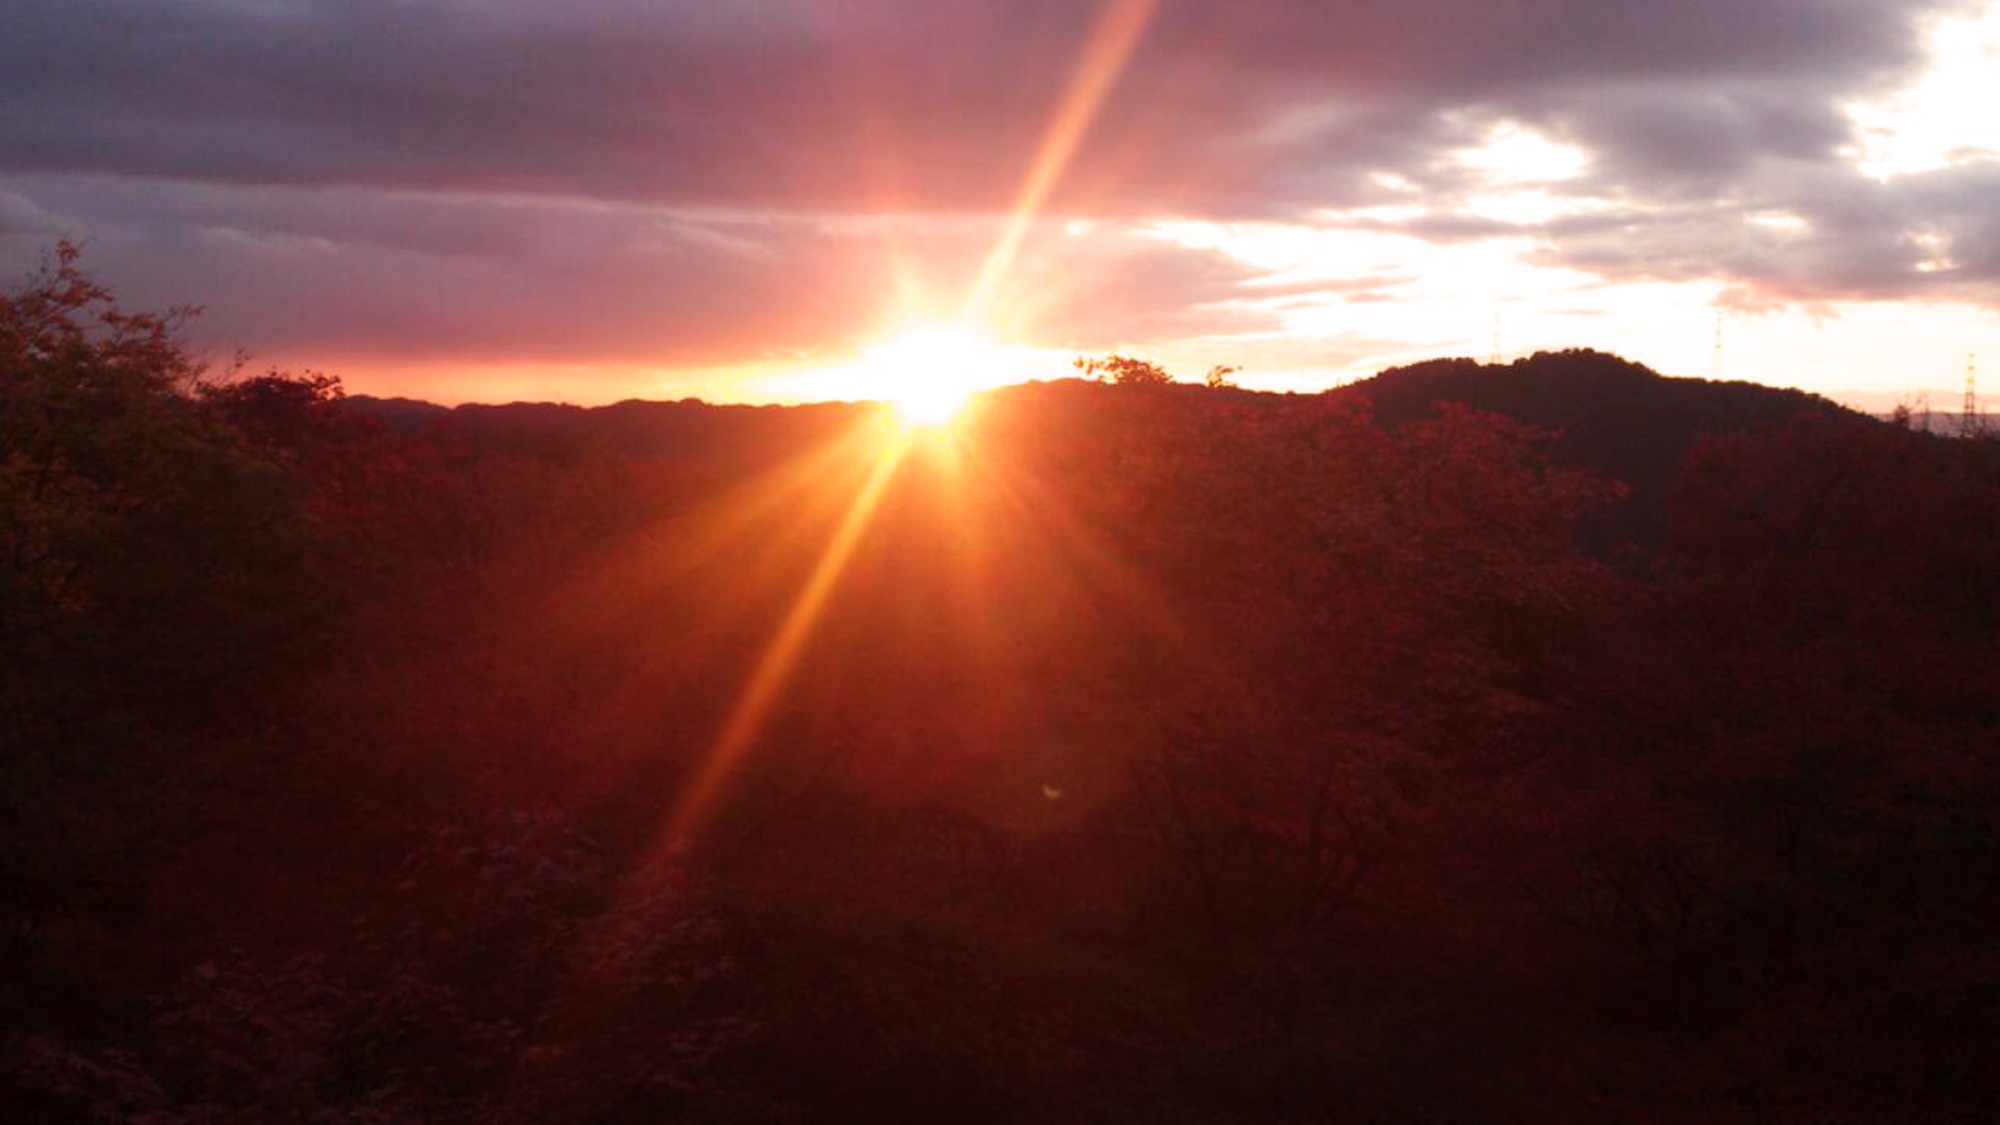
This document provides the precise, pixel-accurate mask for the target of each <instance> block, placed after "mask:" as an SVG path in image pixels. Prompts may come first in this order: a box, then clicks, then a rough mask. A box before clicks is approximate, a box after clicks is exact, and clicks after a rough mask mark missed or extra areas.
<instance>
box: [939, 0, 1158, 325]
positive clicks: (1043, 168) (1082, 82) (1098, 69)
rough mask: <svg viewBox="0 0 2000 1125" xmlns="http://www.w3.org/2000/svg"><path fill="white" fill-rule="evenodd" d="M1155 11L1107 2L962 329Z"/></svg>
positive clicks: (989, 293)
mask: <svg viewBox="0 0 2000 1125" xmlns="http://www.w3.org/2000/svg"><path fill="white" fill-rule="evenodd" d="M1158 7H1159V0H1110V2H1109V3H1108V4H1106V5H1105V8H1104V11H1103V13H1102V14H1101V15H1099V16H1098V19H1097V26H1096V27H1095V28H1094V29H1093V30H1092V31H1091V35H1090V42H1089V43H1088V44H1087V45H1086V46H1085V47H1084V53H1083V61H1082V62H1081V63H1080V64H1078V66H1077V70H1076V73H1075V74H1074V75H1072V76H1071V77H1070V83H1069V89H1068V90H1067V91H1065V92H1064V94H1063V100H1062V104H1061V105H1060V106H1058V107H1057V109H1056V116H1055V120H1054V121H1051V122H1050V123H1049V131H1048V133H1047V134H1046V135H1044V136H1043V138H1042V144H1041V147H1040V148H1039V149H1037V150H1036V152H1035V161H1034V163H1033V164H1032V165H1031V166H1030V167H1029V168H1028V176H1027V179H1026V180H1024V181H1023V182H1022V184H1021V194H1020V196H1019V197H1018V198H1016V199H1015V201H1014V210H1013V213H1012V214H1010V215H1009V216H1008V218H1007V227H1006V229H1005V231H1003V232H1002V233H1001V235H1000V240H999V241H998V242H997V243H995V244H994V246H993V251H992V253H990V254H988V255H987V256H986V261H985V263H984V264H983V265H981V266H980V268H979V276H978V279H977V280H976V281H974V283H973V286H972V292H971V293H970V294H968V295H967V296H966V300H965V307H964V309H963V311H961V313H960V314H959V323H960V324H977V323H979V322H980V318H981V316H982V315H983V314H984V313H985V312H986V309H987V306H988V305H990V304H991V303H992V301H993V298H994V297H995V296H996V295H997V294H998V293H999V292H1000V287H1001V284H1002V283H1003V282H1005V281H1006V280H1007V273H1008V271H1009V270H1011V269H1012V268H1013V266H1014V257H1015V255H1017V254H1018V253H1020V250H1021V243H1022V241H1023V240H1025V239H1026V238H1027V236H1028V229H1029V228H1030V227H1031V226H1033V225H1034V222H1035V219H1036V218H1038V217H1039V216H1040V215H1041V212H1042V205H1043V204H1045V203H1047V202H1048V198H1049V193H1050V192H1052V191H1054V190H1055V186H1056V183H1057V182H1058V181H1060V180H1061V179H1062V174H1063V172H1064V171H1065V170H1066V169H1068V167H1069V162H1070V159H1071V158H1072V157H1074V156H1075V155H1076V149H1077V146H1078V145H1080V144H1082V143H1083V137H1084V134H1085V133H1087V132H1088V131H1089V130H1090V124H1091V122H1092V121H1094V120H1096V118H1097V111H1098V110H1099V109H1100V108H1102V107H1103V105H1104V99H1105V97H1106V96H1107V95H1108V94H1110V92H1111V88H1112V87H1113V86H1114V85H1116V84H1117V82H1118V77H1119V76H1120V75H1121V74H1123V73H1124V72H1125V65H1126V63H1128V62H1130V61H1131V59H1132V52H1133V51H1135V50H1137V49H1138V47H1139V40H1140V38H1141V37H1143V36H1144V35H1145V32H1146V27H1147V25H1148V24H1150V23H1152V21H1153V13H1154V11H1155V10H1157V9H1158Z"/></svg>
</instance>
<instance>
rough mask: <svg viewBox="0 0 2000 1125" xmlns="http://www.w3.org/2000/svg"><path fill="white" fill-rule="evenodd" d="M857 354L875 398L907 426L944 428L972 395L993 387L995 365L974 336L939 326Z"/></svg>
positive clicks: (993, 352) (992, 352)
mask: <svg viewBox="0 0 2000 1125" xmlns="http://www.w3.org/2000/svg"><path fill="white" fill-rule="evenodd" d="M862 355H863V364H864V366H865V368H866V369H867V371H868V377H869V382H870V383H871V384H873V385H874V387H875V388H876V390H875V392H874V393H875V394H876V395H877V396H879V397H881V398H884V399H887V400H888V401H889V402H890V403H891V404H893V405H894V406H895V408H896V413H897V415H898V416H900V417H901V418H902V419H903V421H904V423H905V424H907V425H912V426H943V425H946V424H948V423H949V422H950V421H951V420H952V419H953V418H955V417H957V415H958V412H959V410H960V409H961V408H963V407H964V406H965V400H966V399H967V398H968V397H970V396H971V394H972V392H973V391H975V390H978V389H980V388H982V387H986V386H991V385H992V383H993V382H994V376H995V374H996V373H995V371H994V368H995V366H996V364H997V362H998V352H997V351H996V350H995V349H994V347H993V346H992V345H991V344H988V343H987V342H985V341H984V340H981V339H980V338H979V337H977V336H976V335H973V334H972V333H970V332H967V331H964V330H962V329H953V328H938V327H925V328H917V329H912V330H911V331H909V332H906V333H904V334H903V335H901V336H898V337H896V338H895V339H893V340H889V341H886V342H884V343H880V344H877V345H875V346H874V347H871V348H868V349H866V350H865V351H864V352H863V353H862Z"/></svg>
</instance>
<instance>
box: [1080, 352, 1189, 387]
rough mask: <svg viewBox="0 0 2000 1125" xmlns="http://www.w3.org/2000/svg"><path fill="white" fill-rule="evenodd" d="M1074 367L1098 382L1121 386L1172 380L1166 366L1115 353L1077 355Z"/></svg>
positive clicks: (1162, 384)
mask: <svg viewBox="0 0 2000 1125" xmlns="http://www.w3.org/2000/svg"><path fill="white" fill-rule="evenodd" d="M1075 367H1076V369H1077V370H1078V371H1081V372H1083V373H1084V375H1086V376H1087V377H1089V378H1092V379H1095V380H1097V381H1098V382H1100V383H1113V384H1116V385H1117V386H1121V387H1162V386H1165V385H1167V384H1168V383H1171V382H1173V381H1174V377H1173V376H1172V375H1169V374H1167V369H1166V368H1164V367H1161V366H1160V365H1159V364H1157V363H1154V362H1153V361H1151V360H1146V359H1138V358H1136V357H1133V356H1128V355H1118V354H1116V353H1113V354H1111V355H1108V356H1101V357H1084V356H1078V357H1077V359H1076V361H1075Z"/></svg>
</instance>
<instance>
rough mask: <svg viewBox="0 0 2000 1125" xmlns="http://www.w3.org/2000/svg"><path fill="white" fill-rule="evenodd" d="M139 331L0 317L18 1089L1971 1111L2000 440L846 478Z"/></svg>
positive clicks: (1416, 442) (2, 608)
mask: <svg viewBox="0 0 2000 1125" xmlns="http://www.w3.org/2000/svg"><path fill="white" fill-rule="evenodd" d="M180 315H181V314H175V313H167V314H147V313H131V312H127V311H125V310H123V309H121V308H120V307H119V306H118V304H117V303H116V301H115V300H114V299H113V297H112V295H111V294H110V293H108V292H107V291H106V290H104V289H103V288H102V287H100V286H99V285H97V284H96V283H95V282H93V281H92V280H90V278H89V277H88V275H87V274H85V273H84V272H83V271H82V270H81V268H80V266H79V263H78V261H77V258H76V255H75V253H74V251H73V250H71V249H70V248H68V247H64V248H62V249H60V250H59V251H58V252H57V255H56V256H55V258H54V259H53V260H52V262H51V266H50V268H49V269H48V270H47V271H46V272H45V273H44V274H42V275H41V276H40V277H38V278H36V279H34V280H33V281H31V282H29V283H28V284H27V285H26V286H25V287H23V288H21V289H19V290H17V291H15V292H13V293H10V294H8V295H7V296H5V297H4V298H0V652H4V653H5V654H6V659H5V661H4V663H0V730H4V731H5V732H6V737H5V739H4V750H0V754H4V758H0V769H4V776H0V803H4V805H0V833H4V835H3V836H0V840H4V847H0V896H4V902H5V904H6V907H7V912H8V917H9V921H8V923H7V925H6V927H5V928H4V937H0V940H4V942H5V943H6V948H5V951H4V952H5V956H4V958H0V964H4V965H5V969H4V971H5V973H6V974H7V977H8V979H7V982H6V987H5V988H4V989H0V1006H4V1011H5V1024H4V1027H0V1035H4V1039H0V1051H4V1055H0V1057H4V1059H5V1062H6V1067H5V1073H6V1074H7V1075H8V1078H7V1087H6V1088H5V1090H4V1092H0V1093H3V1094H4V1097H5V1099H6V1102H7V1104H9V1105H11V1106H13V1107H15V1109H14V1112H15V1115H16V1119H18V1120H28V1121H67V1120H78V1119H95V1120H107V1121H127V1120H129V1121H149V1122H197V1121H200V1122H235V1121H242V1122H252V1121H269V1120H290V1119H315V1120H317V1119H326V1120H333V1119H336V1118H337V1119H343V1120H356V1121H381V1122H390V1121H467V1122H474V1121H477V1122H489V1121H522V1122H527V1121H542V1120H572V1121H602V1122H613V1121H629V1120H657V1119H662V1118H671V1119H676V1120H715V1121H723V1120H745V1119H750V1120H801V1121H803V1120H847V1119H859V1118H891V1119H902V1118H909V1117H913V1116H923V1117H936V1118H949V1119H954V1120H981V1119H992V1120H1019V1119H1076V1118H1085V1117H1088V1118H1092V1119H1096V1118H1112V1119H1135V1120H1162V1121H1166V1120H1189V1121H1192V1120H1237V1119H1254V1120H1300V1121H1305V1120H1328V1119H1359V1120H1383V1121H1389V1120H1426V1119H1428V1120H1524V1121H1525V1120H1536V1121H1551V1120H1555V1121H1561V1120H1578V1121H1584V1120H1589V1121H1598V1120H1607V1119H1609V1120H1632V1121H1688V1122H1695V1121H1716V1120H1738V1119H1741V1120H1767V1119H1792V1120H1807V1119H1809V1120H1822V1121H1848V1120H1852V1121H1862V1120H1881V1119H1885V1118H1896V1117H1905V1118H1908V1117H1914V1118H1924V1119H1932V1120H1948V1119H1969V1118H1972V1117H1974V1116H1977V1115H1978V1114H1979V1113H1980V1112H1981V1111H1982V1110H1983V1109H1985V1108H1986V1107H1987V1106H1988V1105H1990V1102H1991V1100H1992V1098H1993V1097H1994V1095H1995V1094H1996V1093H2000V1091H1996V1090H1995V1089H1994V1086H1993V1080H1992V1078H1991V1077H1990V1076H1991V1075H1992V1074H1994V1073H2000V1071H1996V1070H1995V1069H1994V1068H1993V1066H1992V1065H1991V1064H1992V1062H1993V1061H1994V1060H1993V1059H1992V1058H1991V1057H1990V1056H1991V1053H1992V1050H1993V1047H1992V1045H1993V1044H1994V1043H1996V1042H2000V1026H1996V1013H2000V1004H1996V1003H1995V1002H1994V1001H1995V997H1996V995H2000V992H1996V989H2000V978H1997V977H1996V975H1995V973H1996V969H1995V967H1994V965H1993V964H1992V959H1991V957H1990V944H1991V942H1990V935H1991V933H1992V932H1993V927H1994V925H1995V924H1996V923H2000V917H1996V908H2000V898H1996V896H1995V895H1994V894H1993V886H1994V883H1993V878H1992V873H1993V872H1994V871H1995V870H1996V860H2000V855H1996V852H1995V849H1996V847H1997V846H2000V844H1996V841H2000V823H1996V809H2000V805H1996V799H2000V789H1996V782H2000V776H1996V761H1995V758H1994V755H1993V754H1992V752H1991V751H1992V747H1993V746H1994V745H1995V744H1996V736H2000V704H1996V700H2000V682H1996V680H2000V651H1996V645H2000V641H1996V637H2000V628H1996V626H2000V455H1997V454H1996V450H2000V446H1996V444H1995V443H1992V442H1977V441H1946V440H1941V439H1938V438H1934V437H1931V436H1929V435H1925V434H1920V433H1913V432H1910V431H1909V430H1907V429H1899V428H1896V427H1893V426H1887V425H1883V424H1879V423H1876V422H1873V421H1871V420H1867V419H1862V418H1859V417H1856V416H1852V415H1845V414H1842V413H1841V412H1838V411H1831V410H1827V409H1822V408H1820V407H1818V406H1815V405H1814V404H1811V403H1800V402H1798V401H1796V400H1793V399H1786V398H1782V396H1781V397H1778V398H1773V397H1769V396H1755V395H1746V394H1745V393H1742V392H1738V391H1732V390H1729V389H1726V388H1722V387H1718V386H1716V385H1708V384H1699V383H1696V382H1692V381H1676V380H1664V379H1661V378H1660V377H1659V376H1657V375H1655V374H1653V373H1651V372H1648V371H1645V370H1644V369H1643V368H1638V369H1633V368H1632V366H1631V365H1626V364H1623V363H1622V361H1616V360H1615V358H1614V357H1603V356H1599V355H1596V354H1595V353H1587V354H1577V353H1571V354H1566V355H1559V356H1549V357H1537V358H1536V359H1535V360H1530V361H1523V362H1522V363H1518V364H1514V365H1510V366H1507V367H1491V366H1483V365H1478V364H1471V363H1470V362H1469V361H1464V362H1461V363H1456V364H1452V365H1447V366H1446V367H1441V368H1437V369H1435V370H1430V369H1426V370H1423V371H1415V372H1414V373H1413V372H1412V370H1409V369H1406V370H1405V371H1403V372H1388V373H1384V375H1383V376H1382V377H1380V379H1379V380H1377V381H1375V382H1374V383H1373V385H1370V384H1363V385H1360V386H1358V387H1353V388H1343V389H1340V390H1336V391H1332V392H1328V393H1325V394H1319V395H1289V396H1280V395H1261V394H1255V393H1252V392H1248V391H1241V390H1233V389H1232V390H1229V392H1228V393H1226V394H1225V393H1217V389H1211V388H1205V387H1200V386H1192V385H1189V386H1182V385H1178V384H1173V383H1171V381H1170V380H1168V379H1167V378H1165V377H1164V372H1161V376H1162V377H1161V378H1158V379H1155V378H1153V377H1152V376H1151V374H1144V375H1141V376H1136V377H1135V380H1126V379H1122V378H1117V377H1116V375H1117V372H1116V371H1115V370H1114V371H1111V372H1110V374H1111V375H1112V376H1113V379H1112V384H1113V385H1102V384H1099V383H1095V382H1088V381H1083V380H1069V381H1064V382H1058V383H1051V384H1040V385H1027V386H1020V387H1012V388H1005V389H1002V390H999V391H995V392H991V393H989V394H988V395H986V396H984V397H983V399H982V400H981V401H980V402H978V403H977V404H976V405H975V407H974V408H973V409H972V410H971V411H970V412H969V414H968V416H967V417H966V419H965V420H964V421H963V422H962V423H961V424H960V425H959V426H958V427H957V428H956V429H955V430H954V431H953V432H952V433H951V434H950V435H949V436H941V437H937V438H936V439H935V440H932V441H930V442H928V443H927V444H924V445H921V446H911V445H909V444H908V442H907V440H906V441H905V442H904V444H903V445H901V446H897V445H895V443H894V442H893V441H892V439H891V438H889V437H888V436H886V435H889V434H890V433H891V432H892V430H893V427H891V426H889V425H888V424H887V423H886V422H885V420H884V419H883V417H882V416H881V415H880V414H879V413H877V412H873V411H869V410H867V409H863V408H800V409H795V410H777V409H769V410H748V409H740V408H723V407H711V406H707V405H704V404H701V403H694V402H689V403H680V404H622V405H621V406H619V407H612V408H604V409H603V410H600V411H587V412H586V411H576V410H560V409H556V408H526V407H519V408H482V409H460V410H454V411H444V410H417V409H412V408H409V407H408V406H407V404H405V405H404V406H402V407H393V404H391V405H390V406H385V405H384V404H381V403H379V402H375V401H373V400H365V399H362V398H360V397H359V396H357V397H355V398H352V399H350V398H348V397H347V396H345V395H344V394H343V393H342V388H341V386H340V385H339V383H338V382H337V381H336V380H333V379H331V378H328V377H325V376H320V375H313V374H305V375H294V374H286V373H282V372H270V373H265V374H260V375H250V376H246V375H244V374H242V373H240V372H239V373H235V374H222V375H216V374H213V373H210V372H207V371H204V370H203V369H202V367H201V365H200V364H199V363H197V362H196V361H195V360H194V359H193V358H192V356H191V355H190V353H189V351H188V350H187V348H186V346H185V345H184V344H183V343H182V342H181V341H180V339H179V337H178V336H177V333H176V328H177V325H178V324H179V318H180ZM1113 358H1114V359H1117V358H1120V357H1113ZM1126 362H1128V363H1132V364H1144V365H1145V366H1146V367H1147V368H1152V369H1153V370H1158V369H1157V368H1154V367H1153V365H1151V364H1149V363H1147V361H1142V360H1127V361H1126ZM1134 370H1137V368H1134ZM1101 373H1103V372H1100V374H1101ZM1226 375H1227V373H1226V372H1225V373H1224V375H1223V376H1221V377H1218V378H1217V379H1216V380H1213V382H1226ZM1128 381H1137V382H1139V383H1141V384H1144V385H1146V386H1148V387H1149V388H1150V390H1149V391H1148V392H1147V393H1139V394H1135V393H1130V390H1131V388H1129V387H1127V386H1123V385H1118V384H1123V383H1126V382H1128ZM1426 381H1428V382H1426ZM1558 384H1560V385H1561V387H1562V388H1563V389H1562V394H1561V396H1560V397H1558V398H1553V399H1552V398H1550V397H1549V395H1548V394H1547V393H1546V391H1547V388H1549V387H1551V386H1555V385H1558ZM1753 399H1754V401H1752V400H1753ZM1669 400H1671V401H1673V402H1676V403H1680V404H1681V406H1680V407H1677V408H1676V409H1677V410H1678V413H1677V414H1674V415H1673V416H1672V417H1673V418H1674V419H1675V420H1674V421H1673V424H1672V426H1668V425H1667V423H1666V422H1664V421H1662V420H1661V419H1662V418H1665V417H1667V416H1666V415H1663V414H1660V413H1658V412H1654V413H1651V414H1648V413H1646V411H1649V410H1653V409H1654V406H1655V405H1656V404H1657V403H1659V402H1663V401H1669ZM1468 402H1470V403H1471V404H1470V405H1469V404H1468ZM1791 406H1803V407H1806V408H1807V409H1803V410H1791V409H1789V407H1791ZM392 407H393V408H392ZM1780 407H1785V409H1782V410H1781V409H1780ZM1537 412H1540V413H1539V414H1538V413H1537ZM1550 412H1554V413H1556V414H1560V415H1561V417H1559V418H1553V419H1552V418H1551V417H1549V416H1548V415H1549V414H1550ZM1645 418H1651V419H1653V424H1654V425H1655V426H1656V430H1655V434H1656V436H1658V437H1659V440H1658V441H1656V442H1654V443H1652V444H1643V446H1642V447H1635V444H1634V443H1633V442H1630V441H1607V440H1606V439H1605V436H1604V435H1605V434H1607V433H1609V432H1612V430H1613V429H1614V428H1616V427H1620V426H1624V427H1633V428H1634V431H1635V432H1637V431H1638V430H1643V429H1644V424H1643V419H1645ZM1669 429H1670V430H1671V434H1668V433H1667V432H1666V431H1667V430H1669ZM890 448H898V449H903V450H904V452H902V453H901V454H900V455H899V456H897V457H895V458H893V459H892V458H890V457H889V455H888V454H886V453H885V450H887V449H890ZM1614 454H1615V455H1614ZM1621 457H1623V458H1626V460H1620V459H1619V458H1621ZM1641 470H1643V471H1641ZM1654 473H1657V474H1658V475H1659V476H1658V479H1655V478H1654V476H1652V475H1650V474H1654ZM1634 505H1646V506H1648V507H1645V508H1644V510H1645V511H1646V512H1649V513H1651V514H1650V515H1648V516H1647V517H1646V518H1645V519H1641V520H1633V521H1630V522H1627V523H1620V522H1618V520H1617V519H1616V518H1614V517H1615V516H1616V515H1617V513H1620V512H1628V511H1631V510H1633V506H1634ZM724 750H726V751H727V753H724V752H723V751H724ZM697 811H698V813H699V815H696V812H697Z"/></svg>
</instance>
